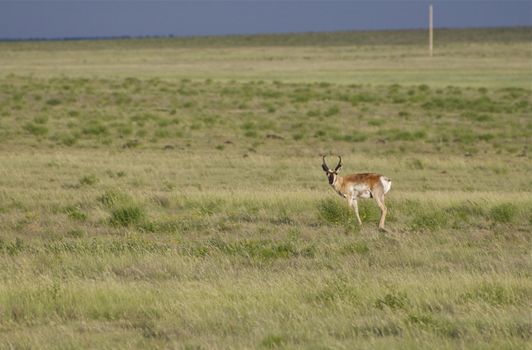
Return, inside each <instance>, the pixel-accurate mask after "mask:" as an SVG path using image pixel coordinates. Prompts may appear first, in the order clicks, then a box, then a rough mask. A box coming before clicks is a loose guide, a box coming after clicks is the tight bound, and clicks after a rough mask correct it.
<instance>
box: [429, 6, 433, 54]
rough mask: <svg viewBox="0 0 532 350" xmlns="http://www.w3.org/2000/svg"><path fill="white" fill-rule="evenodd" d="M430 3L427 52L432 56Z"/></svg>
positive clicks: (430, 8)
mask: <svg viewBox="0 0 532 350" xmlns="http://www.w3.org/2000/svg"><path fill="white" fill-rule="evenodd" d="M432 25H433V22H432V5H430V6H429V54H430V57H432Z"/></svg>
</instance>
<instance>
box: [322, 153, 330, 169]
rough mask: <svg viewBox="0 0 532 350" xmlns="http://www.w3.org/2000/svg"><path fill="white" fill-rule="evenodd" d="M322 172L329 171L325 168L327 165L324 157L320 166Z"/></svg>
mask: <svg viewBox="0 0 532 350" xmlns="http://www.w3.org/2000/svg"><path fill="white" fill-rule="evenodd" d="M321 167H322V168H323V170H324V171H329V167H328V166H327V163H325V156H323V164H322V165H321Z"/></svg>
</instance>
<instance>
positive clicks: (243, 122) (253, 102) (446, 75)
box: [0, 28, 532, 349]
mask: <svg viewBox="0 0 532 350" xmlns="http://www.w3.org/2000/svg"><path fill="white" fill-rule="evenodd" d="M425 36H426V35H425V33H424V32H421V31H384V32H360V33H356V32H354V33H325V34H300V35H271V36H241V37H210V38H163V39H161V38H159V39H155V38H152V39H149V38H147V39H129V40H93V41H49V42H48V41H46V42H1V43H0V347H1V348H8V349H78V348H94V349H136V348H143V349H144V348H155V349H157V348H160V349H163V348H176V349H249V348H257V349H271V348H290V349H294V348H304V349H358V348H360V349H391V348H394V349H418V348H427V349H428V348H430V349H435V348H439V349H455V348H464V349H490V348H491V349H518V348H526V347H527V346H528V347H529V346H530V342H531V340H532V317H531V314H532V279H531V277H532V276H531V271H532V258H531V244H532V234H531V231H532V196H531V194H532V180H531V177H530V174H531V173H532V162H531V158H532V157H531V153H530V152H531V149H530V141H531V136H532V86H531V82H532V63H531V62H532V47H531V46H530V37H532V29H530V28H507V29H474V30H473V29H471V30H441V31H437V32H436V36H435V43H436V49H435V54H434V57H432V58H430V57H428V50H427V48H426V37H425ZM321 154H333V155H335V154H340V155H342V158H343V163H344V168H343V173H350V172H366V171H372V172H378V173H381V174H384V175H386V176H388V177H390V178H391V179H392V181H393V185H392V189H391V192H390V193H389V195H388V196H387V202H386V203H387V206H388V209H389V211H388V218H387V227H388V229H389V232H386V233H384V232H379V231H378V230H377V222H378V218H379V211H378V208H377V206H376V205H375V203H374V202H373V201H371V200H367V201H365V202H362V203H361V208H360V211H361V216H362V221H363V225H362V226H361V227H359V226H358V225H357V224H356V220H355V217H354V215H353V213H352V212H351V211H350V210H349V209H348V207H347V203H346V202H345V201H344V200H343V199H341V198H340V197H338V196H337V195H336V194H335V193H334V192H333V190H332V189H331V188H330V186H329V185H328V183H327V178H326V177H325V175H324V173H323V171H322V170H321V157H320V155H321ZM332 159H334V157H332Z"/></svg>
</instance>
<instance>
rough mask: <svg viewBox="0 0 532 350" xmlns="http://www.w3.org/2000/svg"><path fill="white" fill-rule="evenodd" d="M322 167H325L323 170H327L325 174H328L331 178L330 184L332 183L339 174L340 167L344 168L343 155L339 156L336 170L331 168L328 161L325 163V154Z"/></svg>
mask: <svg viewBox="0 0 532 350" xmlns="http://www.w3.org/2000/svg"><path fill="white" fill-rule="evenodd" d="M321 167H322V168H323V171H325V175H327V178H328V179H329V184H330V185H332V184H333V183H334V180H335V179H336V176H338V173H339V172H340V169H341V168H342V157H340V156H338V164H337V165H336V167H335V168H334V170H331V169H329V167H328V166H327V163H325V156H323V164H322V165H321Z"/></svg>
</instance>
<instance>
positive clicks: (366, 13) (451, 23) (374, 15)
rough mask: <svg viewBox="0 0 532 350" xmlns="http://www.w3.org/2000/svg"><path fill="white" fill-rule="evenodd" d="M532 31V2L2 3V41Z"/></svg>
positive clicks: (66, 0) (239, 0)
mask: <svg viewBox="0 0 532 350" xmlns="http://www.w3.org/2000/svg"><path fill="white" fill-rule="evenodd" d="M430 3H433V4H434V24H435V27H440V28H442V27H445V28H453V27H498V26H532V0H520V1H519V0H517V1H516V0H492V1H485V0H469V1H458V0H434V1H424V0H419V1H400V0H388V1H381V0H373V1H357V0H351V1H350V0H328V1H327V0H321V1H320V0H314V1H305V0H284V1H281V0H278V1H275V0H237V1H234V0H232V1H228V0H211V1H205V0H196V1H183V0H166V1H160V0H152V1H148V0H144V1H142V0H140V1H139V0H114V1H105V0H83V1H80V0H56V1H49V0H34V1H25V0H0V38H3V39H15V38H18V39H24V38H65V37H67V38H68V37H109V36H145V35H169V34H171V35H176V36H190V35H223V34H254V33H281V32H319V31H335V30H368V29H369V30H371V29H396V28H425V27H426V26H427V23H428V19H427V17H428V5H429V4H430Z"/></svg>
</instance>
